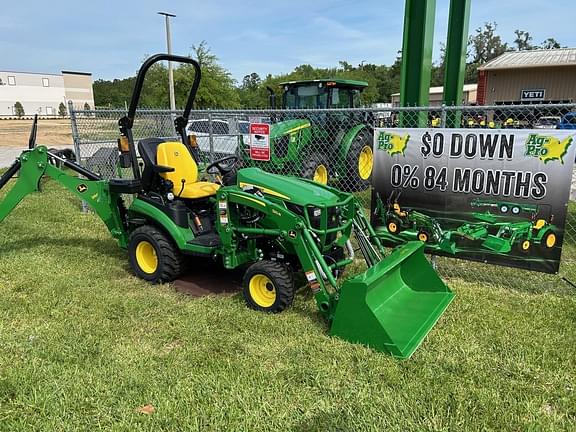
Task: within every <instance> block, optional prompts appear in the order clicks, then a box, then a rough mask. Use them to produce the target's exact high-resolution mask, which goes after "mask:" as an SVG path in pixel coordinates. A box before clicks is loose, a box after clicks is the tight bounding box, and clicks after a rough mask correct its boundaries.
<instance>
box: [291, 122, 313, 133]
mask: <svg viewBox="0 0 576 432" xmlns="http://www.w3.org/2000/svg"><path fill="white" fill-rule="evenodd" d="M309 127H310V124H305V125H302V126H298V127H295V128H294V129H290V130H289V131H287V132H286V133H289V134H292V133H294V132H298V131H299V130H300V129H306V128H309Z"/></svg>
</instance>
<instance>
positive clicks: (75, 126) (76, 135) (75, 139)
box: [68, 100, 88, 213]
mask: <svg viewBox="0 0 576 432" xmlns="http://www.w3.org/2000/svg"><path fill="white" fill-rule="evenodd" d="M68 113H69V114H70V126H71V127H72V142H73V144H74V155H75V156H76V163H77V164H78V165H81V160H82V156H81V155H80V134H79V133H78V123H77V119H76V111H74V104H73V103H72V101H71V100H68ZM82 213H88V204H87V203H86V201H82Z"/></svg>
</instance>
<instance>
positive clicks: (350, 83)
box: [279, 78, 368, 87]
mask: <svg viewBox="0 0 576 432" xmlns="http://www.w3.org/2000/svg"><path fill="white" fill-rule="evenodd" d="M329 82H334V83H336V84H339V85H342V86H350V87H368V83H367V82H366V81H356V80H349V79H332V78H321V79H313V80H301V81H285V82H281V83H280V84H279V85H306V84H314V83H329Z"/></svg>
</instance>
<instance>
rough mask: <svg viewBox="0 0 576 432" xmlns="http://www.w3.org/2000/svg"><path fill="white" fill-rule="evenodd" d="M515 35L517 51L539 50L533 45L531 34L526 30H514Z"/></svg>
mask: <svg viewBox="0 0 576 432" xmlns="http://www.w3.org/2000/svg"><path fill="white" fill-rule="evenodd" d="M514 34H515V35H516V39H514V45H516V49H517V50H518V51H525V50H533V49H535V48H538V47H535V46H534V45H532V36H530V33H529V32H527V31H524V30H514Z"/></svg>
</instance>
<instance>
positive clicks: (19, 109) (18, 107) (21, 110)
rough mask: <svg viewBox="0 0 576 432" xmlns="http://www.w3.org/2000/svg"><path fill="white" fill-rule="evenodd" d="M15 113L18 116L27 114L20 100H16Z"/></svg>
mask: <svg viewBox="0 0 576 432" xmlns="http://www.w3.org/2000/svg"><path fill="white" fill-rule="evenodd" d="M14 114H16V115H17V116H18V117H22V116H23V115H24V114H25V112H24V107H23V106H22V104H21V103H20V102H16V103H15V104H14Z"/></svg>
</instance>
